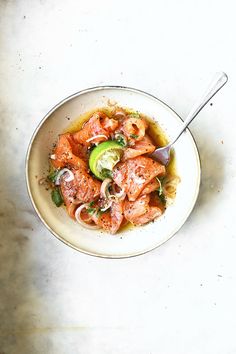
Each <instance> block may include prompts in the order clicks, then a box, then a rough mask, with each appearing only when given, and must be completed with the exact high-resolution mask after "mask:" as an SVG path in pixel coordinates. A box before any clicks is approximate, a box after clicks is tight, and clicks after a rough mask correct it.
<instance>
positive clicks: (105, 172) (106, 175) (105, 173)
mask: <svg viewBox="0 0 236 354" xmlns="http://www.w3.org/2000/svg"><path fill="white" fill-rule="evenodd" d="M101 175H102V177H103V178H112V171H111V170H108V169H107V168H103V170H102V172H101Z"/></svg>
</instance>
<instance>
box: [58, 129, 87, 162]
mask: <svg viewBox="0 0 236 354" xmlns="http://www.w3.org/2000/svg"><path fill="white" fill-rule="evenodd" d="M79 152H80V147H79V146H78V144H76V143H75V142H74V140H73V137H72V136H71V134H69V133H67V134H62V135H59V138H58V141H57V145H56V148H55V150H54V151H53V154H54V155H55V156H54V159H52V160H51V161H52V164H53V166H54V167H55V168H63V167H65V166H66V165H70V166H73V167H75V168H81V167H82V168H86V163H85V162H84V161H83V160H82V159H81V158H80V157H78V155H79Z"/></svg>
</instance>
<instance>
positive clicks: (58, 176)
mask: <svg viewBox="0 0 236 354" xmlns="http://www.w3.org/2000/svg"><path fill="white" fill-rule="evenodd" d="M64 173H68V174H69V176H68V177H65V182H71V181H73V179H74V178H75V176H74V174H73V172H72V171H71V170H69V169H68V168H63V169H62V170H61V171H59V172H58V175H57V178H56V181H55V185H56V186H59V185H60V179H61V176H62V175H64Z"/></svg>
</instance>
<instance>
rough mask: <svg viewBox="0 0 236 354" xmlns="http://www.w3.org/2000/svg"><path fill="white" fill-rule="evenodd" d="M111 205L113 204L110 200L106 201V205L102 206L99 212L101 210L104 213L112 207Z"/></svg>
mask: <svg viewBox="0 0 236 354" xmlns="http://www.w3.org/2000/svg"><path fill="white" fill-rule="evenodd" d="M112 203H113V201H112V200H111V199H110V200H108V202H107V204H106V205H104V207H103V208H100V210H101V211H106V210H107V209H109V208H110V207H111V206H112Z"/></svg>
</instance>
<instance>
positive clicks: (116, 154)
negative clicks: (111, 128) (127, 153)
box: [89, 140, 122, 180]
mask: <svg viewBox="0 0 236 354" xmlns="http://www.w3.org/2000/svg"><path fill="white" fill-rule="evenodd" d="M121 154H122V147H121V145H120V144H118V143H116V142H115V141H112V140H108V141H105V142H103V143H101V144H99V145H98V146H96V147H95V148H94V149H93V151H92V152H91V155H90V158H89V167H90V169H91V171H92V172H93V174H94V175H95V176H96V177H97V178H99V179H101V180H104V179H105V178H107V177H112V170H113V167H114V166H115V165H116V164H117V163H118V162H119V161H120V159H121Z"/></svg>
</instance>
